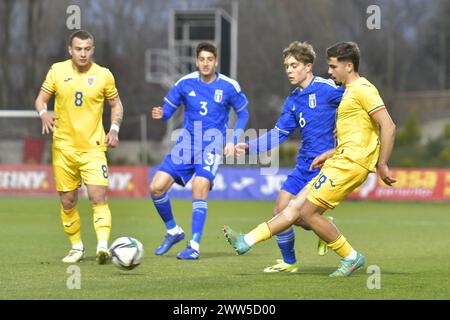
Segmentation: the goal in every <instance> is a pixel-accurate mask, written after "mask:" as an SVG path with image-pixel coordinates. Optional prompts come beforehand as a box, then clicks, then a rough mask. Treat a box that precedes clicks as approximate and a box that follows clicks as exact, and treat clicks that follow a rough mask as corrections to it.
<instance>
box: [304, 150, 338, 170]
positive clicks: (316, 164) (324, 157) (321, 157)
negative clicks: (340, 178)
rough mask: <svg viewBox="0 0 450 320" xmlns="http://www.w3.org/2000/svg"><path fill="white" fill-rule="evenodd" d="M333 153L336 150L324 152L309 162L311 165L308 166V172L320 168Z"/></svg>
mask: <svg viewBox="0 0 450 320" xmlns="http://www.w3.org/2000/svg"><path fill="white" fill-rule="evenodd" d="M335 153H336V148H333V149H330V150H328V151H325V152H324V153H322V154H321V155H318V156H317V157H315V158H314V160H313V161H312V162H311V165H310V166H309V170H312V169H316V168H322V167H323V164H324V163H325V161H327V160H328V159H329V158H331V157H332V156H333V155H334V154H335Z"/></svg>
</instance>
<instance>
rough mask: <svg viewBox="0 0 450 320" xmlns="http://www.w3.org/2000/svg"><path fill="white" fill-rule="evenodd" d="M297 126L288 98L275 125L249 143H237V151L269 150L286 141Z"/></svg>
mask: <svg viewBox="0 0 450 320" xmlns="http://www.w3.org/2000/svg"><path fill="white" fill-rule="evenodd" d="M297 126H298V125H297V121H296V119H295V115H294V114H293V112H292V111H291V104H290V102H289V100H286V102H285V104H284V106H283V112H282V113H281V116H280V118H279V119H278V120H277V122H276V124H275V127H274V128H273V129H272V130H270V131H269V132H268V133H266V134H264V135H262V136H260V137H259V138H257V139H254V140H251V141H249V143H248V144H246V143H238V144H237V145H236V153H237V154H238V155H240V154H243V153H250V154H260V153H263V152H267V151H269V150H271V149H273V148H276V147H278V146H279V145H280V144H282V143H283V142H284V141H286V139H287V138H288V137H289V135H290V134H291V133H292V132H293V131H294V130H295V129H296V128H297Z"/></svg>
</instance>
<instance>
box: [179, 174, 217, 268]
mask: <svg viewBox="0 0 450 320" xmlns="http://www.w3.org/2000/svg"><path fill="white" fill-rule="evenodd" d="M210 188H211V183H210V180H209V179H207V178H205V177H201V176H196V177H195V178H194V180H193V181H192V225H191V239H190V241H189V242H188V244H187V247H186V249H185V250H184V251H182V252H180V253H178V254H177V258H178V259H187V260H196V259H198V258H199V257H200V241H201V238H202V234H203V228H204V226H205V221H206V215H207V211H208V202H207V198H208V192H209V190H210Z"/></svg>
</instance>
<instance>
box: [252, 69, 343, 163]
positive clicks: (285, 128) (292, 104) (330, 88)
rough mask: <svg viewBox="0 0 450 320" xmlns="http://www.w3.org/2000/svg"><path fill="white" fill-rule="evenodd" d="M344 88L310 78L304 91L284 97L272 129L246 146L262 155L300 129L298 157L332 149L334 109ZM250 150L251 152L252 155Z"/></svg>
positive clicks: (314, 155) (324, 80)
mask: <svg viewBox="0 0 450 320" xmlns="http://www.w3.org/2000/svg"><path fill="white" fill-rule="evenodd" d="M343 93H344V88H343V87H339V86H336V84H335V83H334V82H333V81H332V80H330V79H324V78H321V77H313V79H312V81H311V83H310V84H309V85H308V86H307V87H306V88H305V89H303V90H301V89H300V88H296V89H295V90H294V91H293V92H292V93H291V94H290V95H289V96H288V97H287V98H286V101H285V103H284V106H283V111H282V113H281V116H280V118H279V119H278V121H277V123H276V125H275V127H274V128H273V129H272V130H271V131H270V132H269V133H268V134H267V135H265V136H262V137H260V138H259V139H258V140H253V141H251V142H250V143H249V148H250V152H251V153H254V152H255V150H256V152H258V153H259V152H263V151H266V150H270V149H272V148H274V147H276V146H278V145H279V144H281V143H283V142H284V141H285V140H286V139H287V137H288V136H289V135H290V134H291V133H292V132H293V131H294V130H295V129H296V128H299V129H300V134H301V141H302V145H301V147H300V149H299V157H298V159H297V162H298V163H300V158H302V157H303V158H309V159H311V158H314V157H316V156H318V155H320V154H321V153H323V152H325V151H327V150H330V149H332V148H334V147H335V138H334V134H333V130H334V128H335V121H336V110H337V107H338V106H339V103H340V101H341V98H342V94H343ZM252 150H253V152H252Z"/></svg>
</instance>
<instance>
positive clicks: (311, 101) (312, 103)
mask: <svg viewBox="0 0 450 320" xmlns="http://www.w3.org/2000/svg"><path fill="white" fill-rule="evenodd" d="M316 106H317V100H316V94H315V93H312V94H310V95H309V107H310V108H311V109H314V108H315V107H316Z"/></svg>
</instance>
